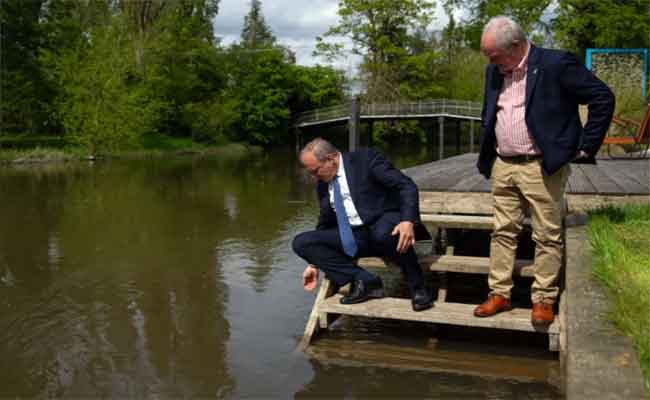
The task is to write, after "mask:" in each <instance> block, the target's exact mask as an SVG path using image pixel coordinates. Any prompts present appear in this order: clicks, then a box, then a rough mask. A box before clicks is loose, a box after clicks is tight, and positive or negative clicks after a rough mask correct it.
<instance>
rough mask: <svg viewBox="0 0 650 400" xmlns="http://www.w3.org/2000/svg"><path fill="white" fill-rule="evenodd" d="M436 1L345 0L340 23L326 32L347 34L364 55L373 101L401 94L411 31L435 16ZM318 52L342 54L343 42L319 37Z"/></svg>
mask: <svg viewBox="0 0 650 400" xmlns="http://www.w3.org/2000/svg"><path fill="white" fill-rule="evenodd" d="M432 8H433V3H432V2H430V1H427V0H376V1H370V0H341V1H340V3H339V10H338V15H339V17H340V20H339V24H338V25H336V26H333V27H330V29H329V30H328V31H327V32H326V33H325V34H324V36H326V37H328V36H329V37H331V36H346V37H348V38H349V39H351V40H352V43H353V45H354V47H353V49H352V52H353V53H354V54H359V55H362V56H363V64H362V65H361V74H362V77H363V79H364V81H365V84H366V90H367V97H368V99H369V100H371V101H383V100H387V99H395V98H399V97H401V93H400V88H399V75H400V69H401V68H400V65H401V63H402V62H403V60H404V58H405V57H407V55H408V52H407V47H408V44H409V30H410V29H418V28H422V27H426V26H428V25H429V23H430V22H431V19H432ZM317 41H318V43H317V52H316V54H317V55H324V56H326V57H330V58H331V57H334V56H336V55H340V54H341V51H342V45H341V44H340V43H327V42H325V41H324V40H323V38H321V37H319V38H317Z"/></svg>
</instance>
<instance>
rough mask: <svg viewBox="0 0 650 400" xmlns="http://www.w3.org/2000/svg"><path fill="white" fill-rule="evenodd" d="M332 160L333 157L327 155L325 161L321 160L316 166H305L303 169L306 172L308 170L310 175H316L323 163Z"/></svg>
mask: <svg viewBox="0 0 650 400" xmlns="http://www.w3.org/2000/svg"><path fill="white" fill-rule="evenodd" d="M333 160H334V159H333V158H330V157H328V158H327V159H326V160H325V161H321V163H320V165H319V166H318V167H316V168H306V167H305V170H307V172H309V173H310V174H311V175H312V176H318V174H319V172H320V170H321V168H323V167H324V166H325V164H327V163H328V162H331V161H333Z"/></svg>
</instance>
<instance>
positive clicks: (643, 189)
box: [596, 163, 650, 194]
mask: <svg viewBox="0 0 650 400" xmlns="http://www.w3.org/2000/svg"><path fill="white" fill-rule="evenodd" d="M596 168H597V169H598V172H599V173H601V174H604V175H605V176H607V177H608V178H609V179H611V180H612V181H614V182H616V184H617V185H618V186H619V187H620V188H621V189H623V192H624V193H625V194H648V193H650V191H649V190H648V185H650V183H646V184H645V185H643V184H641V183H640V182H638V181H637V180H636V179H635V177H632V176H631V175H630V174H628V173H627V172H626V171H628V169H627V168H623V167H622V165H621V164H609V163H599V164H597V165H596Z"/></svg>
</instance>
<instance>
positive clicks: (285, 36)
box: [214, 0, 447, 75]
mask: <svg viewBox="0 0 650 400" xmlns="http://www.w3.org/2000/svg"><path fill="white" fill-rule="evenodd" d="M338 3H339V0H309V1H300V0H262V14H263V15H264V19H265V21H266V24H267V25H268V26H269V27H270V28H271V30H272V32H273V34H274V35H275V37H276V39H277V40H278V42H279V43H280V44H282V45H285V46H288V47H289V48H291V50H292V51H294V52H295V53H296V62H297V63H298V64H302V65H315V64H317V63H320V64H325V63H326V61H325V60H324V59H322V58H315V57H313V56H312V52H313V51H314V46H315V43H316V36H321V35H323V33H325V32H326V31H327V29H328V28H329V27H330V26H334V25H336V24H337V22H338V15H337V14H336V12H337V11H338ZM249 10H250V1H249V0H221V1H220V3H219V14H218V15H217V17H216V18H215V19H214V32H215V35H216V36H217V37H219V38H221V40H222V44H224V45H229V44H231V43H232V42H234V41H239V38H240V34H241V29H242V25H243V24H244V16H245V15H246V14H247V13H248V11H249ZM446 23H447V17H446V16H445V14H444V11H443V10H442V7H441V6H440V5H438V8H437V9H436V13H435V20H434V22H433V24H432V29H440V28H441V27H442V26H444V25H445V24H446ZM343 42H344V43H346V48H348V49H349V48H351V43H350V42H349V41H348V42H345V41H343ZM358 64H359V57H356V56H353V55H350V56H349V57H346V58H345V59H341V60H339V61H337V62H335V64H334V66H335V67H337V68H340V69H343V70H344V71H345V72H346V74H348V75H352V74H353V73H354V71H356V69H357V66H358Z"/></svg>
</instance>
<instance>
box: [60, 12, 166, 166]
mask: <svg viewBox="0 0 650 400" xmlns="http://www.w3.org/2000/svg"><path fill="white" fill-rule="evenodd" d="M124 27H125V24H123V23H121V20H120V19H115V20H114V21H113V23H111V24H109V25H108V26H106V27H97V28H94V29H92V30H90V31H89V32H88V35H87V40H85V41H79V42H78V44H77V46H76V47H75V48H71V49H66V50H64V51H63V52H62V53H61V55H60V57H59V58H58V59H57V64H56V66H55V69H54V72H53V74H54V77H55V78H56V79H57V80H58V84H59V86H60V87H61V89H62V91H61V93H60V96H59V98H58V107H59V110H60V111H59V113H60V116H61V118H62V121H63V125H64V126H65V130H66V137H67V138H68V139H69V140H70V141H71V142H73V143H77V144H79V145H81V146H83V147H84V148H85V149H86V150H87V151H89V152H90V154H93V155H94V154H97V153H101V152H105V151H115V150H118V149H122V148H126V147H129V146H132V145H134V143H137V141H138V139H139V138H140V137H141V136H142V135H143V134H144V133H146V132H149V131H151V130H152V127H153V126H155V122H156V121H155V120H156V118H157V116H158V112H157V107H159V106H160V104H159V103H157V102H156V100H155V98H154V97H153V96H151V93H150V92H148V91H147V88H146V87H145V86H143V85H139V84H135V85H129V79H131V77H132V76H133V70H132V66H133V59H132V57H130V56H131V55H132V53H131V52H130V51H129V50H130V46H129V41H128V35H127V34H126V32H125V29H124Z"/></svg>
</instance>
